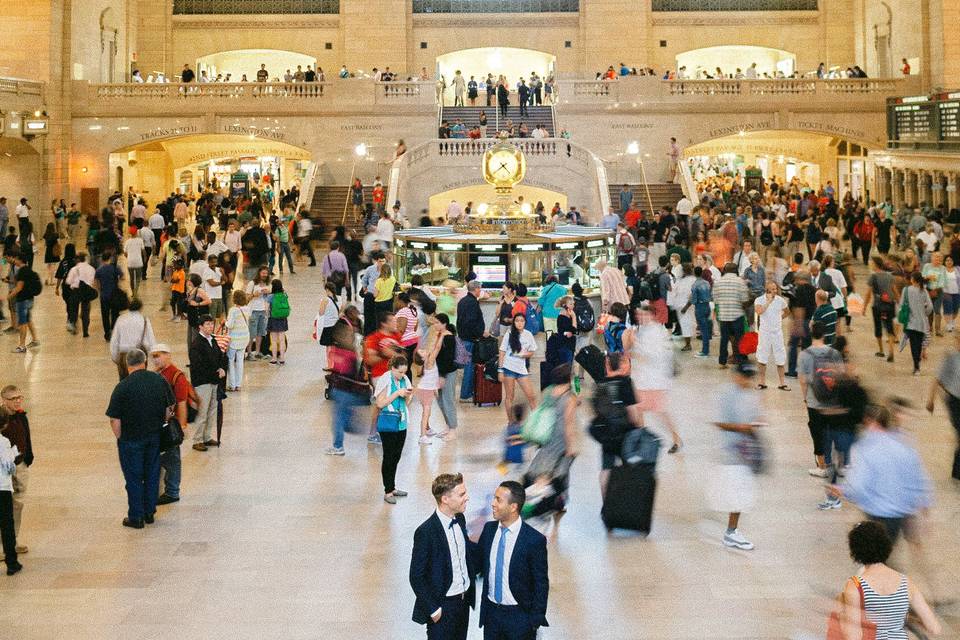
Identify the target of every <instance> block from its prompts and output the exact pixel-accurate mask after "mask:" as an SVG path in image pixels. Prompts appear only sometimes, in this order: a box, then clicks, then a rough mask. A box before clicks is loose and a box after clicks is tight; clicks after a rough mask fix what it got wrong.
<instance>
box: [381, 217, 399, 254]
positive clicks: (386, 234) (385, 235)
mask: <svg viewBox="0 0 960 640" xmlns="http://www.w3.org/2000/svg"><path fill="white" fill-rule="evenodd" d="M394 229H395V227H394V226H393V220H391V219H390V216H389V215H386V214H385V215H383V216H382V217H381V218H380V220H379V221H378V222H377V235H378V236H379V237H380V242H381V243H383V249H384V251H389V250H390V247H392V246H393V232H394Z"/></svg>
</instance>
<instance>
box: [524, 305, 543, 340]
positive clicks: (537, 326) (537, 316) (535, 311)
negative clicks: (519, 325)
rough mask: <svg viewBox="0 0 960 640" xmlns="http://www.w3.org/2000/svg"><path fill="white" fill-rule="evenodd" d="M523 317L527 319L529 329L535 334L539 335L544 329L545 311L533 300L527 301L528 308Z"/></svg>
mask: <svg viewBox="0 0 960 640" xmlns="http://www.w3.org/2000/svg"><path fill="white" fill-rule="evenodd" d="M523 317H524V318H526V320H527V325H526V327H527V331H529V332H530V333H532V334H533V335H537V334H538V333H540V332H541V331H543V312H541V311H540V307H539V306H537V305H536V304H534V303H532V302H529V301H528V302H527V310H526V311H525V312H524V314H523Z"/></svg>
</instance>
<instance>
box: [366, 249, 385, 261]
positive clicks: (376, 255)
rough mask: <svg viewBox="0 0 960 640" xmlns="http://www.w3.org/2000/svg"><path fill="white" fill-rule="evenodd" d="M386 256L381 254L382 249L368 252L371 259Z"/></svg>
mask: <svg viewBox="0 0 960 640" xmlns="http://www.w3.org/2000/svg"><path fill="white" fill-rule="evenodd" d="M386 257H387V256H385V255H383V251H374V252H373V253H371V254H370V259H371V260H379V259H380V258H386Z"/></svg>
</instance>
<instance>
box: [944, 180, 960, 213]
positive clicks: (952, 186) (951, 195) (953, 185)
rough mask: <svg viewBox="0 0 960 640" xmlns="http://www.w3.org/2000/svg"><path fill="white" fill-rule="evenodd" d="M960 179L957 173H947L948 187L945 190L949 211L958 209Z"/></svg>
mask: <svg viewBox="0 0 960 640" xmlns="http://www.w3.org/2000/svg"><path fill="white" fill-rule="evenodd" d="M958 178H960V174H958V173H957V172H956V171H949V172H947V187H946V189H945V191H946V194H947V209H956V208H957V206H958V202H957V182H958Z"/></svg>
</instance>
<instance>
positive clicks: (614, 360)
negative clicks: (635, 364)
mask: <svg viewBox="0 0 960 640" xmlns="http://www.w3.org/2000/svg"><path fill="white" fill-rule="evenodd" d="M623 358H624V354H623V353H622V352H620V351H614V352H613V353H608V354H607V367H608V368H609V369H610V371H616V370H618V369H619V368H620V365H622V364H623Z"/></svg>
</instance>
